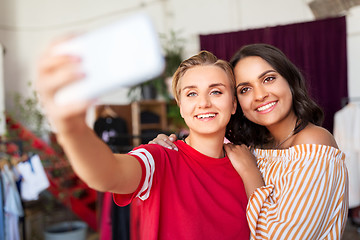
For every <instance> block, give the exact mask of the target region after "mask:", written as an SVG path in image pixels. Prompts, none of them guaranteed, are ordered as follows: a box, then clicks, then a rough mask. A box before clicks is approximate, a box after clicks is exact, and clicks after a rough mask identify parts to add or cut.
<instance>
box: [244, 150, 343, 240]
mask: <svg viewBox="0 0 360 240" xmlns="http://www.w3.org/2000/svg"><path fill="white" fill-rule="evenodd" d="M254 154H255V156H256V158H257V163H258V167H259V169H260V171H261V174H262V176H263V178H264V181H265V186H264V187H261V188H258V189H256V190H255V191H254V193H253V194H252V195H251V196H250V198H249V203H248V206H247V220H248V223H249V227H250V230H251V237H252V239H272V240H273V239H340V238H341V235H342V232H343V230H344V228H345V223H346V219H347V212H348V176H347V169H346V166H345V155H344V153H343V152H341V151H340V150H338V149H336V148H333V147H330V146H324V145H316V144H303V145H296V146H293V147H290V148H288V149H280V150H264V149H255V150H254Z"/></svg>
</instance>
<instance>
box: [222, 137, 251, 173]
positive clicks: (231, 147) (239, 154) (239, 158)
mask: <svg viewBox="0 0 360 240" xmlns="http://www.w3.org/2000/svg"><path fill="white" fill-rule="evenodd" d="M224 148H225V151H226V154H227V156H228V157H229V159H230V161H231V163H232V165H233V166H234V168H235V169H236V171H237V172H238V173H239V174H240V175H241V173H243V172H245V171H248V170H249V169H254V168H256V169H257V165H256V159H255V156H254V155H253V154H252V153H251V151H250V148H249V147H248V146H246V145H244V144H241V145H235V144H232V143H227V144H224Z"/></svg>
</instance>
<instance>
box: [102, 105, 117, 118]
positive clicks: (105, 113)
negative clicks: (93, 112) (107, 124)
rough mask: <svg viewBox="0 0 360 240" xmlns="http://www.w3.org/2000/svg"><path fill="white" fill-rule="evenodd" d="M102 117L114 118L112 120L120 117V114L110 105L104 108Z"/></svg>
mask: <svg viewBox="0 0 360 240" xmlns="http://www.w3.org/2000/svg"><path fill="white" fill-rule="evenodd" d="M100 116H102V117H112V118H117V117H119V116H118V114H117V113H116V112H115V111H114V110H113V109H112V108H111V107H110V106H109V105H105V106H104V109H103V110H102V112H101V114H100Z"/></svg>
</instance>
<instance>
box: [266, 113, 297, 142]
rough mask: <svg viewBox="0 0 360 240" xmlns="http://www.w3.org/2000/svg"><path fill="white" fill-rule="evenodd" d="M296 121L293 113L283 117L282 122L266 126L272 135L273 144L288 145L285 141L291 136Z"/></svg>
mask: <svg viewBox="0 0 360 240" xmlns="http://www.w3.org/2000/svg"><path fill="white" fill-rule="evenodd" d="M296 122H297V117H296V116H295V115H292V116H289V117H288V118H287V119H284V120H283V121H282V122H280V123H278V124H276V125H274V126H270V127H268V130H269V131H270V133H271V135H272V136H273V137H274V144H273V146H275V148H276V147H281V146H285V145H288V144H286V142H288V140H289V139H290V138H291V137H292V136H293V131H294V129H295V126H296Z"/></svg>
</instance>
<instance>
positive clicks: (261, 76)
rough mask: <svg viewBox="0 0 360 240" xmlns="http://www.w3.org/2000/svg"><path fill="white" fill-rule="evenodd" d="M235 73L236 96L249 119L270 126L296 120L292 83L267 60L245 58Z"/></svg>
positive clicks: (235, 69) (237, 66) (237, 65)
mask: <svg viewBox="0 0 360 240" xmlns="http://www.w3.org/2000/svg"><path fill="white" fill-rule="evenodd" d="M234 72H235V79H236V95H237V97H238V100H239V103H240V106H241V109H242V110H243V113H244V115H245V117H246V118H247V119H248V120H250V121H252V122H254V123H257V124H259V125H262V126H265V127H271V126H275V125H277V124H279V123H281V122H283V121H285V120H286V119H293V117H294V115H295V114H294V111H293V109H292V94H291V91H290V87H289V84H288V82H287V81H286V79H284V78H283V77H282V76H281V75H280V74H279V73H278V72H277V71H276V70H275V69H274V68H273V67H272V66H271V65H270V64H269V63H268V62H266V61H265V60H264V59H262V58H261V57H257V56H250V57H246V58H243V59H241V60H240V61H239V62H238V63H237V64H236V66H235V68H234Z"/></svg>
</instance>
